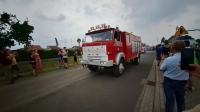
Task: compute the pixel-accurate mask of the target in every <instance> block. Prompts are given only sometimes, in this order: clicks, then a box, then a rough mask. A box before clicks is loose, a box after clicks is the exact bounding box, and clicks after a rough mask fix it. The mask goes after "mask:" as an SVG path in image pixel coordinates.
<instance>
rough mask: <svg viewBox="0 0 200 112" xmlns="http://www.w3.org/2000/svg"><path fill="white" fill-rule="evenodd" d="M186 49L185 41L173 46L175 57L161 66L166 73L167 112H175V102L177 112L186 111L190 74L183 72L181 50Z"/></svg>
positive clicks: (177, 42)
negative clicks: (187, 86) (186, 93)
mask: <svg viewBox="0 0 200 112" xmlns="http://www.w3.org/2000/svg"><path fill="white" fill-rule="evenodd" d="M183 48H185V43H184V42H183V41H176V42H175V43H173V44H172V52H173V54H174V55H173V56H170V57H168V58H165V60H164V61H163V63H162V64H161V66H160V70H161V71H163V72H164V82H163V88H164V93H165V98H166V102H165V112H174V106H175V101H176V104H177V112H182V111H183V110H185V98H184V96H185V87H186V83H187V80H188V79H189V72H188V71H186V70H181V67H180V66H181V63H180V62H181V50H182V49H183Z"/></svg>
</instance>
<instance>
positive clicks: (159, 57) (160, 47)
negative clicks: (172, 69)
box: [156, 44, 163, 66]
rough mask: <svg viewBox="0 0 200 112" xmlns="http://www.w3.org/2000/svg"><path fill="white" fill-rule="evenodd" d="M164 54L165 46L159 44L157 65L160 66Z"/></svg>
mask: <svg viewBox="0 0 200 112" xmlns="http://www.w3.org/2000/svg"><path fill="white" fill-rule="evenodd" d="M162 54H163V47H162V46H161V44H158V45H157V46H156V60H157V66H160V62H161V60H162Z"/></svg>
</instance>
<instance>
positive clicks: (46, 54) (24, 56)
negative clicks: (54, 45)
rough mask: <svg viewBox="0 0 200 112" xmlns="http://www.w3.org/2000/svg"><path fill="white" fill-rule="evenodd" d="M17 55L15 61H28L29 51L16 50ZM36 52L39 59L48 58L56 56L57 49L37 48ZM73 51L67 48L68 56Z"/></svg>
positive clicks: (71, 54)
mask: <svg viewBox="0 0 200 112" xmlns="http://www.w3.org/2000/svg"><path fill="white" fill-rule="evenodd" d="M15 52H17V54H18V56H17V57H16V58H17V61H29V60H30V55H31V51H27V50H24V49H19V50H16V51H15ZM38 53H39V54H40V57H41V59H49V58H57V51H56V50H39V51H38ZM73 53H74V51H73V50H71V49H68V56H69V57H71V56H73ZM78 55H80V50H78Z"/></svg>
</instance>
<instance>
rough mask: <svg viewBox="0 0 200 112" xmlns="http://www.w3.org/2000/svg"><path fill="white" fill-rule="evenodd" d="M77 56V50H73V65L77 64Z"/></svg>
mask: <svg viewBox="0 0 200 112" xmlns="http://www.w3.org/2000/svg"><path fill="white" fill-rule="evenodd" d="M77 55H78V51H77V50H75V51H74V53H73V57H74V64H77V62H78V59H77Z"/></svg>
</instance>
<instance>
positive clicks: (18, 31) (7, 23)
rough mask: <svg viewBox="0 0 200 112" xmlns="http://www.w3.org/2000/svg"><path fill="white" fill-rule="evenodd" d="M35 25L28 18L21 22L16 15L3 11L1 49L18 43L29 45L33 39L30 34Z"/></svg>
mask: <svg viewBox="0 0 200 112" xmlns="http://www.w3.org/2000/svg"><path fill="white" fill-rule="evenodd" d="M33 29H34V27H33V26H31V25H29V24H28V20H26V21H24V22H22V23H21V22H20V21H19V20H18V19H17V17H16V16H15V15H12V14H8V13H6V12H3V14H0V49H4V48H5V47H11V46H14V45H15V42H17V43H18V44H24V45H26V46H28V45H29V44H30V43H31V41H32V40H33V38H32V36H31V35H30V34H31V33H32V32H33Z"/></svg>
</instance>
